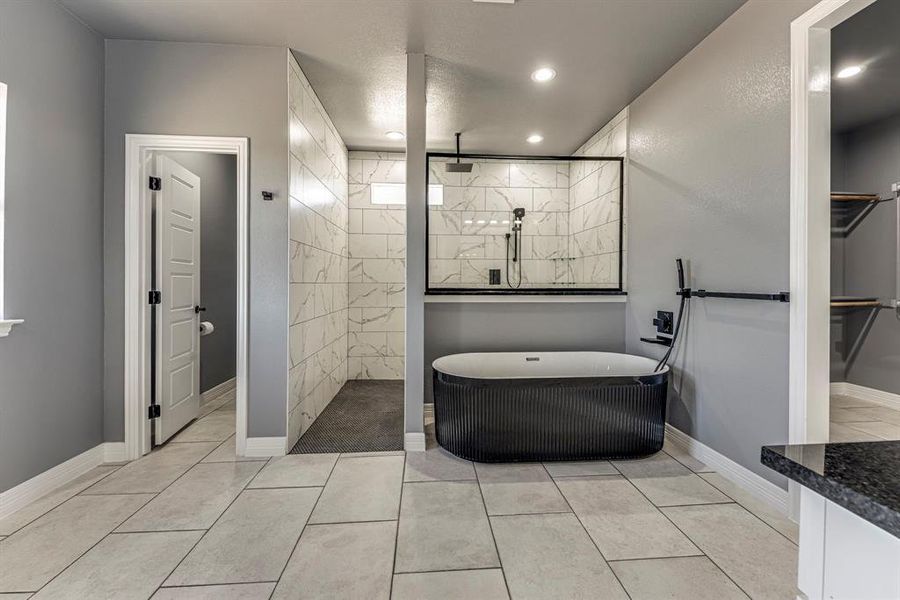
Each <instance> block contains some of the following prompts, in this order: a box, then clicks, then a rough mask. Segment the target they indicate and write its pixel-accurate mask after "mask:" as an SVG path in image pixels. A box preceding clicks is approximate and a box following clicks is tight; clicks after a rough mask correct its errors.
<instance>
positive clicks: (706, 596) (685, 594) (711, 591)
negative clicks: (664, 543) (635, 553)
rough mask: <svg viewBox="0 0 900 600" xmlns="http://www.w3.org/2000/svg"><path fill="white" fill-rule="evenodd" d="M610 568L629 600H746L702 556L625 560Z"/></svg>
mask: <svg viewBox="0 0 900 600" xmlns="http://www.w3.org/2000/svg"><path fill="white" fill-rule="evenodd" d="M610 566H611V567H612V570H613V571H614V572H615V574H616V576H617V577H618V578H619V581H621V582H622V585H624V586H625V590H626V591H627V592H628V595H629V596H631V600H747V594H745V593H744V592H742V591H741V590H740V588H738V586H736V585H735V584H734V582H733V581H731V580H730V579H728V577H727V576H726V575H725V573H723V572H722V571H721V570H720V569H719V568H718V567H717V566H716V565H714V564H713V563H712V562H710V560H709V559H708V558H706V557H705V556H691V557H684V558H655V559H651V560H626V561H623V562H614V563H611V564H610Z"/></svg>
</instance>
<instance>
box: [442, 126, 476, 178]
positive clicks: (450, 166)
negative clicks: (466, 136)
mask: <svg viewBox="0 0 900 600" xmlns="http://www.w3.org/2000/svg"><path fill="white" fill-rule="evenodd" d="M460 135H462V134H461V133H457V134H456V162H455V163H454V162H448V163H447V172H448V173H471V172H472V163H461V162H459V136H460Z"/></svg>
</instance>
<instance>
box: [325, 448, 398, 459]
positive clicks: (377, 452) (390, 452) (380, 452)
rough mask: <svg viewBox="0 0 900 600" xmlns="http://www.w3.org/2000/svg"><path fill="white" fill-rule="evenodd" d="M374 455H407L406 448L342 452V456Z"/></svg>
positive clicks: (362, 456) (363, 456) (364, 456)
mask: <svg viewBox="0 0 900 600" xmlns="http://www.w3.org/2000/svg"><path fill="white" fill-rule="evenodd" d="M373 456H406V451H405V450H374V451H372V452H342V453H341V458H371V457H373Z"/></svg>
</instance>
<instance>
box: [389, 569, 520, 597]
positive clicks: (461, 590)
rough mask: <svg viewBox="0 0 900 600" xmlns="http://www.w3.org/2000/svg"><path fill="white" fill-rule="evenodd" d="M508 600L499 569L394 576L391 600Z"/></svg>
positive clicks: (504, 583) (501, 572)
mask: <svg viewBox="0 0 900 600" xmlns="http://www.w3.org/2000/svg"><path fill="white" fill-rule="evenodd" d="M474 598H477V599H478V600H507V599H508V598H509V594H507V593H506V582H505V581H504V580H503V571H501V570H500V569H477V570H475V571H445V572H443V573H402V574H399V575H394V586H393V591H392V593H391V600H472V599H474Z"/></svg>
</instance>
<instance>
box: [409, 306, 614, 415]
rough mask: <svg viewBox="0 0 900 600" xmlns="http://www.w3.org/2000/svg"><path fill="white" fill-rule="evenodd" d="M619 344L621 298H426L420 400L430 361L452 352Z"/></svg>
mask: <svg viewBox="0 0 900 600" xmlns="http://www.w3.org/2000/svg"><path fill="white" fill-rule="evenodd" d="M553 350H602V351H608V352H623V351H624V350H625V304H618V303H610V304H594V303H553V304H550V303H543V304H541V303H527V304H526V303H523V304H519V303H515V304H513V303H498V304H487V303H484V304H479V303H474V302H465V303H428V304H426V305H425V402H432V401H433V400H432V387H431V385H432V384H431V363H432V362H434V360H435V359H436V358H440V357H441V356H445V355H447V354H455V353H457V352H502V351H507V352H527V351H553Z"/></svg>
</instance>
